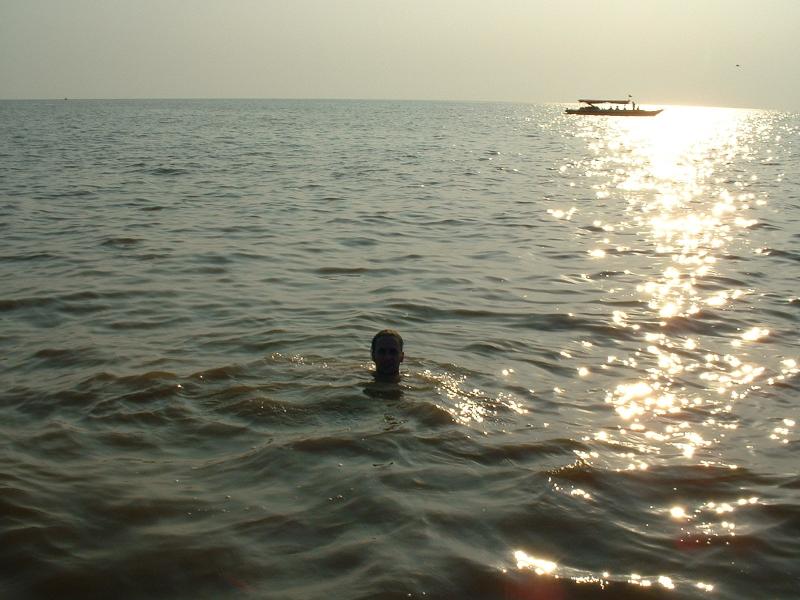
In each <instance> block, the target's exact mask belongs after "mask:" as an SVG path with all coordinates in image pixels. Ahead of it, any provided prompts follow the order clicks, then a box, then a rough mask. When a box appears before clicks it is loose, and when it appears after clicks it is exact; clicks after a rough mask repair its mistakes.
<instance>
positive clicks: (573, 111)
mask: <svg viewBox="0 0 800 600" xmlns="http://www.w3.org/2000/svg"><path fill="white" fill-rule="evenodd" d="M662 110H664V109H663V108H659V109H658V110H641V109H638V108H637V109H635V110H631V109H621V110H609V109H605V108H602V109H596V110H587V109H585V108H568V109H566V110H565V111H564V112H565V113H566V114H568V115H585V116H587V117H655V116H656V115H657V114H658V113H660V112H661V111H662Z"/></svg>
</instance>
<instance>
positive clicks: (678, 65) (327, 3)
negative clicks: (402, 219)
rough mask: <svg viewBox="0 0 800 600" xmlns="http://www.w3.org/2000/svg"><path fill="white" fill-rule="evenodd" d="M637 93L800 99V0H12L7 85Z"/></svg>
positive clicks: (682, 99) (140, 90)
mask: <svg viewBox="0 0 800 600" xmlns="http://www.w3.org/2000/svg"><path fill="white" fill-rule="evenodd" d="M737 63H738V64H739V65H741V66H740V67H737V66H736V65H737ZM627 94H633V95H634V97H636V98H637V99H639V101H640V102H642V103H644V104H658V103H665V104H669V103H679V104H703V105H714V106H741V107H757V108H778V109H790V110H800V0H752V1H751V0H686V1H682V0H552V1H550V0H0V98H63V97H65V96H68V97H70V98H220V97H222V98H242V97H243V98H390V99H441V100H508V101H522V102H559V101H574V100H575V99H577V98H578V97H586V96H623V97H625V96H626V95H627Z"/></svg>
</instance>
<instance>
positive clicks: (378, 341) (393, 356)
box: [372, 329, 405, 383]
mask: <svg viewBox="0 0 800 600" xmlns="http://www.w3.org/2000/svg"><path fill="white" fill-rule="evenodd" d="M404 358H405V354H403V338H402V337H400V334H399V333H398V332H397V331H395V330H394V329H382V330H381V331H379V332H378V333H376V334H375V336H374V337H373V338H372V362H374V363H375V372H374V373H373V376H374V377H375V381H380V382H386V383H397V382H398V381H400V363H401V362H403V359H404Z"/></svg>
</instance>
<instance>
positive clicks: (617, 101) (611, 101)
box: [578, 98, 632, 104]
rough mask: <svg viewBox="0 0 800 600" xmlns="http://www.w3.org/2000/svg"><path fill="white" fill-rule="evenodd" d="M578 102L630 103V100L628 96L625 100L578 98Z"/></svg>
mask: <svg viewBox="0 0 800 600" xmlns="http://www.w3.org/2000/svg"><path fill="white" fill-rule="evenodd" d="M578 102H583V103H584V104H630V103H631V102H632V100H631V99H630V98H628V99H627V100H584V99H580V100H578Z"/></svg>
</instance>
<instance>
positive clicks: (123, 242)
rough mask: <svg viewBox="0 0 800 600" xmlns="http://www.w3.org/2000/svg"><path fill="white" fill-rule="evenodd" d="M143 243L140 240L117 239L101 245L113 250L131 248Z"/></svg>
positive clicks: (106, 241)
mask: <svg viewBox="0 0 800 600" xmlns="http://www.w3.org/2000/svg"><path fill="white" fill-rule="evenodd" d="M141 242H142V240H141V239H139V238H130V237H116V238H108V239H106V240H105V241H104V242H102V243H101V244H100V245H101V246H109V247H112V248H128V247H130V246H135V245H136V244H140V243H141Z"/></svg>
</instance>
